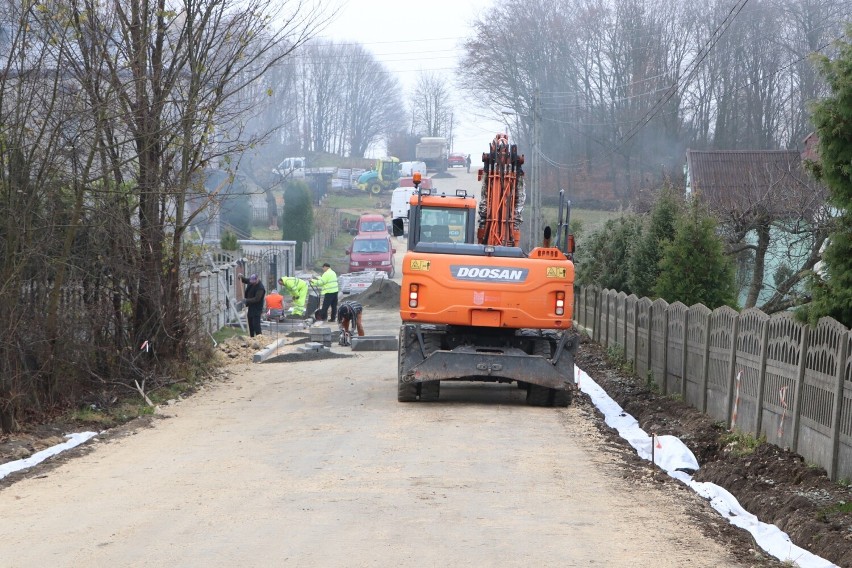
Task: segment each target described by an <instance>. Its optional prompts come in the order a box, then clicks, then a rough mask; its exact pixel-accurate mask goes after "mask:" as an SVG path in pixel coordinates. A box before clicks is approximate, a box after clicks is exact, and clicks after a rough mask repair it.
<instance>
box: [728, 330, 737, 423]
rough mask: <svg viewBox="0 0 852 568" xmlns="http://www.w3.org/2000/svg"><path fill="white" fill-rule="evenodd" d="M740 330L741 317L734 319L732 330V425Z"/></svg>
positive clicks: (729, 421)
mask: <svg viewBox="0 0 852 568" xmlns="http://www.w3.org/2000/svg"><path fill="white" fill-rule="evenodd" d="M739 329H740V316H739V314H737V317H735V318H734V324H733V329H732V330H731V354H730V356H731V363H730V365H728V413H727V415H728V419H727V422H728V424H730V423H731V418H733V412H734V381H736V378H737V333H738V332H739Z"/></svg>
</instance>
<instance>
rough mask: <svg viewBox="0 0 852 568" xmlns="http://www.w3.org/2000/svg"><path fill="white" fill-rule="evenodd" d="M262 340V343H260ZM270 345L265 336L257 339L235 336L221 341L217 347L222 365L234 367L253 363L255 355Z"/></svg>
mask: <svg viewBox="0 0 852 568" xmlns="http://www.w3.org/2000/svg"><path fill="white" fill-rule="evenodd" d="M259 339H262V341H258V340H259ZM267 343H269V341H267V339H266V338H265V337H264V336H263V335H259V336H257V337H246V336H234V337H229V338H228V339H225V340H224V341H221V342H220V343H219V344H218V345H217V346H216V352H217V354H218V355H219V357H220V359H221V361H222V364H224V365H232V364H234V363H251V362H252V360H253V357H254V354H255V353H257V352H258V351H260V350H261V349H263V348H264V347H266V344H267Z"/></svg>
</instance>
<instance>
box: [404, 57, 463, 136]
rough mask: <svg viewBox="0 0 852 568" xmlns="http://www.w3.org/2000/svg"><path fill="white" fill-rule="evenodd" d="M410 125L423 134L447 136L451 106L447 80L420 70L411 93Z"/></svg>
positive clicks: (450, 119)
mask: <svg viewBox="0 0 852 568" xmlns="http://www.w3.org/2000/svg"><path fill="white" fill-rule="evenodd" d="M410 104H411V113H412V121H411V123H412V125H413V127H414V131H415V132H419V133H420V134H422V135H423V136H442V137H444V138H449V137H450V135H451V131H452V116H453V107H452V104H451V101H450V88H449V84H448V83H447V81H446V80H445V79H444V78H443V77H441V76H440V75H438V74H436V73H428V72H423V71H421V72H420V74H419V75H418V77H417V83H416V84H415V87H414V91H413V92H412V93H411V99H410Z"/></svg>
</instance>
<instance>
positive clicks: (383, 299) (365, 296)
mask: <svg viewBox="0 0 852 568" xmlns="http://www.w3.org/2000/svg"><path fill="white" fill-rule="evenodd" d="M400 289H401V288H400V286H399V284H397V283H396V282H394V281H393V280H388V279H386V278H382V279H380V280H376V281H375V282H373V283H372V284H370V287H369V288H367V289H366V290H364V291H363V292H361V293H360V294H356V295H354V296H352V300H354V301H356V302H360V303H361V305H362V306H364V307H365V308H396V307H399V292H400Z"/></svg>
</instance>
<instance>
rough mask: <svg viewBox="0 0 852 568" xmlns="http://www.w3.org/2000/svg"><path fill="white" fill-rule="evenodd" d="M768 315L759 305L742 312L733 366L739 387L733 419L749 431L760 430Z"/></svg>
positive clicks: (736, 388)
mask: <svg viewBox="0 0 852 568" xmlns="http://www.w3.org/2000/svg"><path fill="white" fill-rule="evenodd" d="M768 324H769V316H767V315H766V314H764V313H763V312H761V311H760V310H757V309H749V310H745V311H743V312H742V313H740V324H739V330H738V332H737V335H736V337H737V342H736V355H735V363H734V370H735V372H736V381H737V384H736V387H735V392H734V397H735V399H734V406H733V410H732V412H733V413H734V415H733V416H732V417H731V422H732V424H733V423H736V427H738V428H740V429H742V430H743V431H746V432H759V431H760V413H761V401H762V396H761V395H762V391H763V382H762V381H763V365H764V359H763V357H764V351H765V346H766V331H767V326H768Z"/></svg>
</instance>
